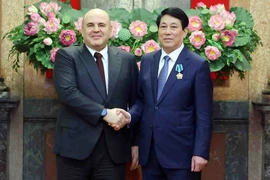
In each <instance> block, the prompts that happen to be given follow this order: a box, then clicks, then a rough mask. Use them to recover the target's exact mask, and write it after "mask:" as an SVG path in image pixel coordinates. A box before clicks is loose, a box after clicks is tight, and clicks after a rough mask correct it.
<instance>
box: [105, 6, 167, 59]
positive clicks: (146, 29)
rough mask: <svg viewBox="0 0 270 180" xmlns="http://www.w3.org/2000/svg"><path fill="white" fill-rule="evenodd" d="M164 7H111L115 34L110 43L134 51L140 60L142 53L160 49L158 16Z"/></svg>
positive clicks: (110, 13)
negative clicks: (150, 8)
mask: <svg viewBox="0 0 270 180" xmlns="http://www.w3.org/2000/svg"><path fill="white" fill-rule="evenodd" d="M162 9H163V8H159V9H156V10H154V11H153V12H150V11H148V10H146V9H142V8H138V9H134V10H133V11H131V12H129V11H127V10H126V9H123V8H115V9H110V10H109V11H108V13H109V16H110V18H111V20H112V29H113V34H112V38H111V39H110V41H109V44H110V45H112V46H116V47H119V48H121V49H123V50H124V51H127V52H131V53H133V54H134V55H135V56H136V58H137V61H138V62H139V61H140V58H141V56H142V55H144V54H147V53H150V52H152V51H155V50H158V49H160V46H159V43H158V35H157V31H158V27H157V25H156V18H157V16H158V14H160V12H161V11H162ZM120 14H121V15H120Z"/></svg>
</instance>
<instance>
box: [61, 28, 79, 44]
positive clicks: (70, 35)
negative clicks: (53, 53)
mask: <svg viewBox="0 0 270 180" xmlns="http://www.w3.org/2000/svg"><path fill="white" fill-rule="evenodd" d="M59 39H60V42H61V43H62V44H63V45H64V46H70V45H72V44H74V43H75V42H76V41H77V37H76V33H75V32H74V31H73V30H62V31H61V33H60V35H59Z"/></svg>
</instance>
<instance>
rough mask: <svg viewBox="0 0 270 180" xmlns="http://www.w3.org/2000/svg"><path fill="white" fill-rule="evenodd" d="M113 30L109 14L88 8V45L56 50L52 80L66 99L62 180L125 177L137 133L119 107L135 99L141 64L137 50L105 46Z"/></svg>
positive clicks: (58, 139) (60, 145)
mask: <svg viewBox="0 0 270 180" xmlns="http://www.w3.org/2000/svg"><path fill="white" fill-rule="evenodd" d="M111 31H112V30H111V24H110V19H109V16H108V14H107V13H106V12H105V11H103V10H101V9H93V10H90V11H89V12H88V13H86V14H85V16H84V18H83V24H82V36H83V38H84V43H85V44H83V45H81V46H73V47H67V48H63V49H60V50H58V52H57V54H56V61H55V66H54V85H55V89H56V92H57V95H58V97H59V100H60V102H61V104H62V105H61V108H60V113H59V117H58V119H57V125H56V134H55V144H54V153H56V155H57V159H56V165H57V179H58V180H101V179H106V180H124V179H125V170H126V169H125V164H126V162H128V161H129V160H130V159H131V146H132V145H133V146H134V145H136V137H135V136H133V137H131V132H130V129H129V128H128V127H127V126H125V124H126V122H125V119H124V116H123V115H122V114H119V113H117V109H116V108H121V109H124V110H126V109H127V107H128V106H131V105H132V104H133V103H134V102H135V93H136V89H137V87H136V84H137V76H138V67H137V64H136V61H135V57H134V55H131V54H129V53H127V52H125V51H122V50H120V49H119V48H116V47H115V48H113V47H108V46H107V42H108V40H109V38H110V36H111ZM110 124H117V125H118V126H119V127H120V128H122V129H120V130H119V131H115V130H114V129H113V128H112V127H110V126H109V125H110ZM132 139H133V141H131V140H132ZM132 142H133V144H132ZM137 148H138V147H137V146H134V147H132V151H134V152H137ZM133 154H134V157H133V164H132V165H133V167H135V166H136V164H137V163H138V162H137V160H136V153H133Z"/></svg>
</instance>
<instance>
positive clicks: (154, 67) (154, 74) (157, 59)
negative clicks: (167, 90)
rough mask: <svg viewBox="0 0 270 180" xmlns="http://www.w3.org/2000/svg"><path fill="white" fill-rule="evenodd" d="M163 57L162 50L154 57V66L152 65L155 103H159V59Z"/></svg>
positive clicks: (152, 85)
mask: <svg viewBox="0 0 270 180" xmlns="http://www.w3.org/2000/svg"><path fill="white" fill-rule="evenodd" d="M160 56H161V50H159V51H158V52H157V53H155V54H154V55H153V59H152V61H153V62H152V64H151V70H150V73H151V87H152V94H153V99H154V102H156V101H157V76H158V66H159V59H160Z"/></svg>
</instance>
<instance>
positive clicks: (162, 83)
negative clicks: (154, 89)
mask: <svg viewBox="0 0 270 180" xmlns="http://www.w3.org/2000/svg"><path fill="white" fill-rule="evenodd" d="M170 59H171V58H170V57H169V56H165V57H164V65H163V67H162V69H161V70H160V73H159V77H158V94H157V100H158V99H159V97H160V95H161V93H162V90H163V88H164V86H165V83H166V80H167V75H168V69H169V60H170Z"/></svg>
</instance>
